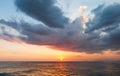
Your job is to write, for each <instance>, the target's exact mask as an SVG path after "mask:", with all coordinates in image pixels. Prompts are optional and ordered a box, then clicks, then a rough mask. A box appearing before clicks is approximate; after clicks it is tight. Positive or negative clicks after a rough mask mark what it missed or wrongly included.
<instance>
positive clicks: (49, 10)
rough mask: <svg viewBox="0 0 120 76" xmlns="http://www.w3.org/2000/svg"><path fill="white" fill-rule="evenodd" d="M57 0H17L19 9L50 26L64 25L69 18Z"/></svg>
mask: <svg viewBox="0 0 120 76" xmlns="http://www.w3.org/2000/svg"><path fill="white" fill-rule="evenodd" d="M55 2H56V1H55V0H16V1H15V4H16V6H17V7H18V9H19V10H21V11H22V12H24V13H26V14H27V15H29V16H31V17H33V18H35V19H37V20H39V21H42V22H43V23H44V24H46V25H47V26H50V27H64V25H65V24H66V23H68V18H66V17H65V16H64V15H63V12H62V11H61V10H60V8H59V7H57V6H55Z"/></svg>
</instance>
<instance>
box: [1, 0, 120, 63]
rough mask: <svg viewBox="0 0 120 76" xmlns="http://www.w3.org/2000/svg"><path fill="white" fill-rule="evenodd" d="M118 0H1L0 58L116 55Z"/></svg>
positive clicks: (95, 58) (119, 27) (119, 20)
mask: <svg viewBox="0 0 120 76" xmlns="http://www.w3.org/2000/svg"><path fill="white" fill-rule="evenodd" d="M119 8H120V0H99V1H98V0H91V1H90V0H34V1H33V0H1V1H0V61H62V60H64V61H106V60H108V61H117V60H120V9H119Z"/></svg>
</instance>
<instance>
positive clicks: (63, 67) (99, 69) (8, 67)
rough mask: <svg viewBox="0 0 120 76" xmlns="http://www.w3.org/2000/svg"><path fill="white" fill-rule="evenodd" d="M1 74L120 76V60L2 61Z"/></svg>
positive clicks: (18, 75) (24, 75)
mask: <svg viewBox="0 0 120 76" xmlns="http://www.w3.org/2000/svg"><path fill="white" fill-rule="evenodd" d="M0 76H120V62H0Z"/></svg>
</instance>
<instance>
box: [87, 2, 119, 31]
mask: <svg viewBox="0 0 120 76" xmlns="http://www.w3.org/2000/svg"><path fill="white" fill-rule="evenodd" d="M92 12H93V13H94V15H95V17H94V18H93V20H91V21H89V22H88V23H87V25H88V27H89V29H88V30H87V32H90V31H94V30H98V29H101V28H105V27H109V29H108V30H110V29H112V28H113V27H116V26H118V24H119V23H120V4H117V3H114V4H112V5H109V6H105V5H104V4H103V5H100V6H98V7H97V8H96V9H94V10H93V11H92ZM112 26H113V27H112Z"/></svg>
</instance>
